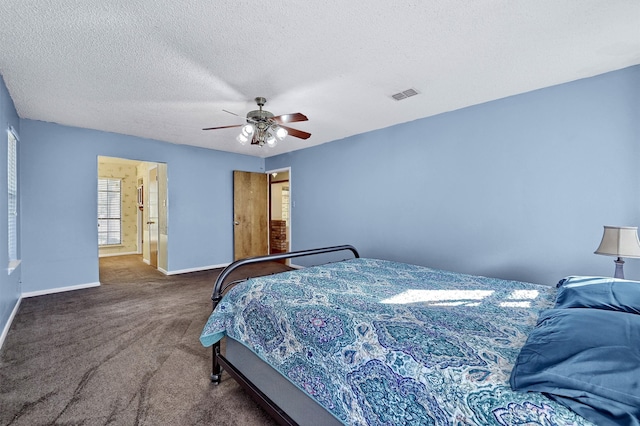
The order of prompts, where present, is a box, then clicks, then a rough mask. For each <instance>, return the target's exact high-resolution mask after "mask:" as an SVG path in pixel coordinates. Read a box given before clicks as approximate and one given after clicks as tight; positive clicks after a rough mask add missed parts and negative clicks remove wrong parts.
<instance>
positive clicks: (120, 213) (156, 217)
mask: <svg viewBox="0 0 640 426" xmlns="http://www.w3.org/2000/svg"><path fill="white" fill-rule="evenodd" d="M167 244H168V226H167V165H166V164H164V163H152V162H146V161H138V160H130V159H124V158H114V157H104V156H99V157H98V255H99V257H107V256H125V255H137V256H139V257H140V260H141V261H143V262H145V263H147V264H149V265H151V266H153V267H155V268H156V269H158V270H159V271H161V272H163V273H167V270H168V253H167Z"/></svg>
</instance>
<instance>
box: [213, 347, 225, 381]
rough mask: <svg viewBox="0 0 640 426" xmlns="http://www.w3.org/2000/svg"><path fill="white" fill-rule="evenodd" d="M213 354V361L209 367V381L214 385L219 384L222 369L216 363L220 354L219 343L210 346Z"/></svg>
mask: <svg viewBox="0 0 640 426" xmlns="http://www.w3.org/2000/svg"><path fill="white" fill-rule="evenodd" d="M211 349H212V352H213V354H212V355H213V360H212V366H211V381H212V382H213V384H214V385H217V384H220V379H222V368H221V367H220V364H219V363H218V355H219V354H220V342H216V343H214V344H213V346H212V348H211Z"/></svg>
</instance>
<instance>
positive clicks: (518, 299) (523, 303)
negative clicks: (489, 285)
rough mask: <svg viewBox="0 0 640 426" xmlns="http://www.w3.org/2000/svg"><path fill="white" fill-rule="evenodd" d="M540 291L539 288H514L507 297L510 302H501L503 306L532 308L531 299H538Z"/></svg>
mask: <svg viewBox="0 0 640 426" xmlns="http://www.w3.org/2000/svg"><path fill="white" fill-rule="evenodd" d="M539 294H540V292H539V291H538V290H514V291H512V292H511V294H510V295H509V297H507V299H508V300H509V302H501V303H500V306H502V307H503V308H530V307H531V301H532V300H534V299H536V298H537V297H538V295H539Z"/></svg>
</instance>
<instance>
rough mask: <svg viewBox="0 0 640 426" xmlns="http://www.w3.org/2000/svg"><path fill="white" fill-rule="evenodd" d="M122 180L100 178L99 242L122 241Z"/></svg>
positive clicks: (115, 242) (113, 242)
mask: <svg viewBox="0 0 640 426" xmlns="http://www.w3.org/2000/svg"><path fill="white" fill-rule="evenodd" d="M120 186H121V182H120V180H119V179H98V244H99V245H101V246H104V245H111V244H120V243H121V241H122V240H121V232H120V231H121V226H120V225H121V220H122V217H121V201H120V200H121V192H120Z"/></svg>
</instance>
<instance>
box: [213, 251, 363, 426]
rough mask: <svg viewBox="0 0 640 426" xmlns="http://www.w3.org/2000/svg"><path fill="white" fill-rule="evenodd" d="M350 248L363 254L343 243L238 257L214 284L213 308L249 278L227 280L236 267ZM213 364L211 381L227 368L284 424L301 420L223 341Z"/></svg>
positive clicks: (215, 349)
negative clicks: (226, 351)
mask: <svg viewBox="0 0 640 426" xmlns="http://www.w3.org/2000/svg"><path fill="white" fill-rule="evenodd" d="M344 250H349V251H351V252H352V253H353V256H354V257H355V258H359V257H360V254H359V253H358V251H357V250H356V249H355V247H353V246H351V245H341V246H333V247H324V248H317V249H310V250H300V251H293V252H288V253H278V254H271V255H267V256H256V257H249V258H246V259H240V260H236V261H235V262H233V263H231V264H230V265H229V266H227V267H226V268H224V269H223V270H222V272H221V273H220V275H218V278H217V279H216V282H215V284H214V287H213V293H212V294H211V300H212V301H213V309H215V308H216V306H218V303H220V301H221V300H222V296H223V294H224V293H225V292H226V291H227V290H229V289H230V288H231V287H233V286H235V285H236V284H238V283H241V282H244V281H246V280H247V279H248V278H244V279H241V280H235V281H232V282H230V283H228V284H225V281H226V279H227V278H228V277H229V275H230V274H231V272H233V271H234V270H236V269H238V268H240V267H242V266H245V265H250V264H255V263H262V262H271V261H276V260H283V259H292V258H295V257H303V256H312V255H315V254H323V253H333V252H338V251H344ZM212 351H213V357H212V368H211V381H212V382H213V383H214V384H216V385H217V384H219V383H220V380H221V378H222V370H223V369H224V370H225V371H226V372H227V373H229V375H230V376H231V377H233V378H234V379H235V380H236V381H237V382H238V383H239V384H240V386H242V388H244V389H245V391H247V392H248V393H249V394H250V395H251V396H252V397H253V398H254V399H255V400H256V401H257V402H258V404H260V405H261V406H262V408H264V409H265V410H266V411H267V412H268V413H269V415H271V417H273V418H274V419H275V420H276V421H277V422H278V423H279V424H281V425H296V424H297V423H296V422H295V421H294V420H293V419H291V417H289V416H288V415H287V413H285V412H284V411H283V410H282V409H280V407H278V405H277V404H276V403H274V402H273V401H272V400H271V399H270V398H269V397H268V396H267V395H265V394H264V393H263V392H262V391H261V390H260V389H259V388H258V387H257V386H256V385H254V384H253V383H252V382H251V380H250V379H248V378H247V377H246V376H245V375H244V374H242V372H240V370H238V369H237V368H236V367H235V366H234V365H233V364H232V363H231V362H230V361H229V360H228V359H227V358H225V357H224V355H222V354H221V353H220V341H218V342H216V343H214V345H213V347H212Z"/></svg>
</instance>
